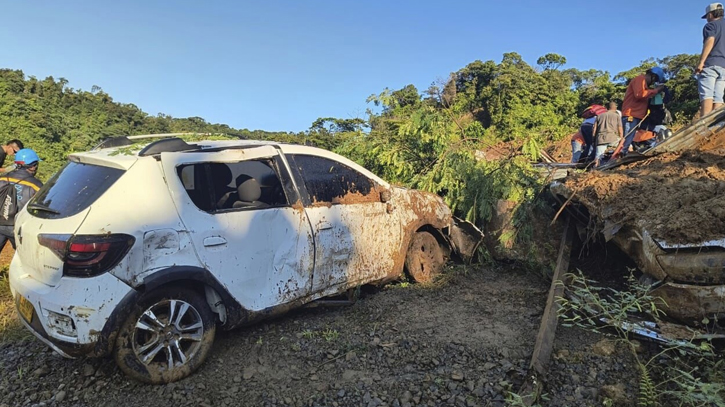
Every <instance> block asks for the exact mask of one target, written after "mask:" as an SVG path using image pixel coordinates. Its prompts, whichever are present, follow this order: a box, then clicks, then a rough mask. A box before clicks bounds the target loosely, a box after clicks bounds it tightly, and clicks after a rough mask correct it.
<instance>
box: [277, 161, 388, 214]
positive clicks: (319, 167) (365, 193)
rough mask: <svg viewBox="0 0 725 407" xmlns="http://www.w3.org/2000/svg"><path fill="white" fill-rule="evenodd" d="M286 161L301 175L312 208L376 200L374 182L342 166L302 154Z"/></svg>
mask: <svg viewBox="0 0 725 407" xmlns="http://www.w3.org/2000/svg"><path fill="white" fill-rule="evenodd" d="M288 158H289V159H290V160H289V161H290V164H291V165H294V166H295V167H296V169H297V170H298V171H299V173H300V174H301V176H302V179H303V182H304V184H305V187H306V189H307V192H308V194H309V197H310V201H311V203H312V205H329V204H352V203H364V202H379V201H380V194H379V193H378V190H377V188H376V184H375V182H374V181H373V180H371V179H370V178H368V177H367V176H365V175H363V174H361V173H360V172H358V171H356V170H354V169H352V168H350V167H348V166H346V165H345V164H342V163H340V162H337V161H335V160H331V159H329V158H324V157H318V156H313V155H304V154H290V155H288Z"/></svg>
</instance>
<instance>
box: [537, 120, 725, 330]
mask: <svg viewBox="0 0 725 407" xmlns="http://www.w3.org/2000/svg"><path fill="white" fill-rule="evenodd" d="M723 127H725V112H723V111H718V112H716V113H713V114H712V115H709V116H707V117H705V118H703V119H701V120H699V121H698V122H696V123H695V124H693V125H692V126H689V127H687V128H684V129H682V130H681V131H679V132H678V133H677V134H675V135H674V136H673V137H671V138H669V139H667V140H664V141H662V142H661V143H660V144H658V145H656V146H654V147H653V148H651V149H649V150H647V151H645V152H644V153H641V154H640V153H631V154H629V155H628V156H627V157H625V158H623V159H620V160H616V161H614V162H611V163H608V164H607V165H605V166H603V167H602V169H601V170H593V171H589V172H578V173H576V174H570V175H569V176H567V177H564V178H562V179H559V180H557V181H555V182H554V183H553V184H552V185H551V187H550V190H551V192H552V193H553V194H554V196H555V197H557V198H558V200H559V202H561V203H562V204H563V205H565V206H566V210H567V211H568V212H569V213H570V214H571V215H572V217H573V218H574V219H576V220H578V224H579V230H580V231H581V232H582V234H585V235H586V234H589V237H591V236H592V235H593V234H595V233H596V234H598V235H599V236H603V237H604V239H605V240H606V241H612V242H614V243H615V244H616V245H617V246H618V247H619V248H620V249H622V251H623V252H624V253H625V254H627V255H628V256H629V257H630V258H632V259H633V260H634V262H635V263H636V264H637V266H638V268H639V269H640V270H641V271H642V272H643V273H644V280H646V282H647V283H649V284H652V287H653V291H652V293H651V294H652V296H653V297H654V298H657V299H659V300H661V301H658V304H659V307H660V309H661V310H662V311H664V312H665V313H666V315H667V316H668V317H670V318H672V319H674V320H676V321H678V322H681V323H684V324H687V325H690V326H694V327H697V326H704V325H708V324H710V325H712V322H713V321H718V320H723V318H724V317H725V131H723Z"/></svg>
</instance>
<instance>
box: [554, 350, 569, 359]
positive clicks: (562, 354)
mask: <svg viewBox="0 0 725 407" xmlns="http://www.w3.org/2000/svg"><path fill="white" fill-rule="evenodd" d="M567 359H569V351H568V350H566V349H562V350H560V351H557V352H556V353H555V354H554V360H567Z"/></svg>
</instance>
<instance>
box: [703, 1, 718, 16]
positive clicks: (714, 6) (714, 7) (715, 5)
mask: <svg viewBox="0 0 725 407" xmlns="http://www.w3.org/2000/svg"><path fill="white" fill-rule="evenodd" d="M717 9H722V3H712V4H710V5H709V6H707V7H705V15H704V16H702V18H707V15H708V14H710V13H712V12H713V11H715V10H717Z"/></svg>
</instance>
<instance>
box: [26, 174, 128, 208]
mask: <svg viewBox="0 0 725 407" xmlns="http://www.w3.org/2000/svg"><path fill="white" fill-rule="evenodd" d="M123 173H124V171H123V170H120V169H117V168H109V167H103V166H100V165H91V164H81V163H77V162H68V163H67V164H66V165H65V166H64V167H63V168H61V169H60V171H58V173H56V174H55V175H54V176H53V178H51V179H50V181H48V182H47V183H46V184H45V185H43V187H42V188H40V191H38V193H37V194H35V196H34V197H33V199H31V200H30V203H31V204H34V205H30V206H29V207H28V211H29V212H30V213H31V214H33V215H34V216H37V217H39V218H45V219H58V218H66V217H69V216H73V215H75V214H77V213H78V212H80V211H82V210H84V209H86V208H87V207H88V206H89V205H91V204H92V203H93V202H95V200H96V199H98V197H99V196H101V195H103V193H104V192H106V190H108V188H110V187H111V185H113V183H115V182H116V181H117V180H118V179H119V178H121V175H123ZM38 206H41V207H45V208H48V210H43V209H33V207H35V208H38Z"/></svg>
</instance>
